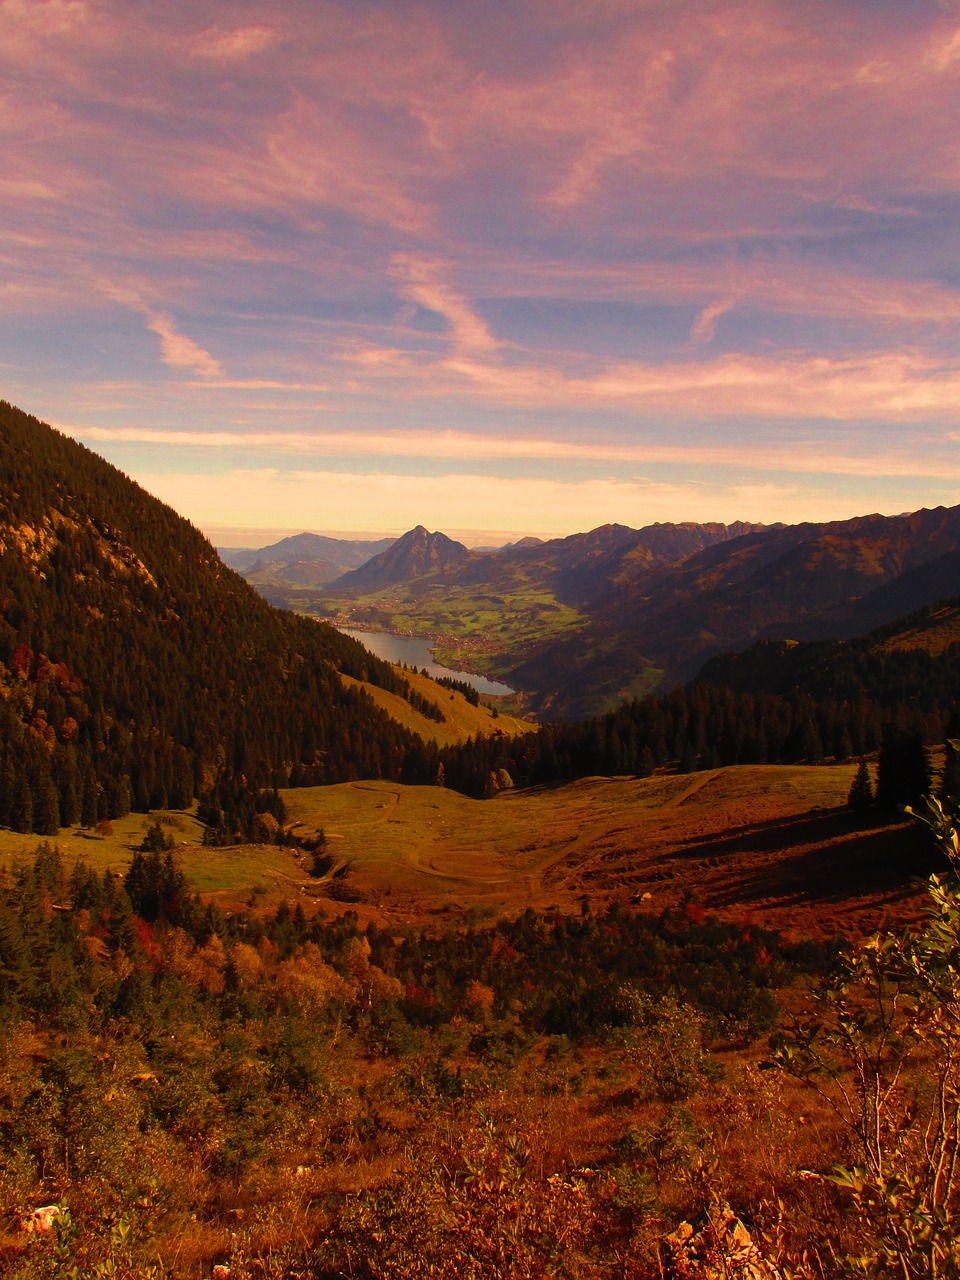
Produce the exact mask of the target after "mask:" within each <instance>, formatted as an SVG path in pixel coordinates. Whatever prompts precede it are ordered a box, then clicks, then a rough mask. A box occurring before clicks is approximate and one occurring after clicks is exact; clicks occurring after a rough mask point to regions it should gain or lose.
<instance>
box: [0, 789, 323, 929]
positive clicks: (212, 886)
mask: <svg viewBox="0 0 960 1280" xmlns="http://www.w3.org/2000/svg"><path fill="white" fill-rule="evenodd" d="M157 817H159V818H160V820H161V822H162V824H163V825H164V828H165V830H167V831H169V833H170V834H171V835H172V836H173V838H174V840H175V841H176V845H175V850H174V852H175V853H176V854H177V855H178V857H179V858H180V859H181V860H182V862H183V866H184V868H185V870H186V872H187V877H188V880H189V883H190V888H191V889H193V890H195V891H196V892H199V893H201V894H204V895H205V896H206V895H209V896H211V897H213V898H214V899H216V900H220V901H222V903H223V905H224V906H227V907H231V906H241V905H243V904H249V905H252V906H271V905H277V904H279V903H280V902H284V901H288V900H289V899H290V898H292V897H296V896H298V895H299V892H300V886H301V885H307V884H310V883H311V881H310V878H309V876H308V875H307V872H306V870H305V869H304V868H305V866H306V859H304V858H302V856H301V855H299V854H298V853H297V852H296V851H294V850H291V849H281V848H279V847H278V846H277V845H237V846H232V847H230V848H226V849H212V848H209V847H205V846H203V845H202V843H201V841H202V839H203V827H202V825H201V823H199V822H198V821H197V819H196V818H195V817H194V816H193V815H192V814H190V813H184V812H172V811H171V812H167V813H159V814H157V813H152V814H149V815H147V814H143V813H131V814H128V815H127V817H125V818H117V819H116V820H115V821H114V822H113V823H112V824H111V826H112V828H113V834H112V835H107V836H99V835H95V834H93V833H92V832H89V831H85V830H83V829H82V828H80V827H70V828H64V829H63V830H62V831H61V832H60V834H59V835H58V836H57V837H56V839H55V840H54V839H50V840H48V841H47V842H48V843H49V844H55V845H56V846H57V847H58V848H59V849H60V851H61V853H62V854H63V857H64V860H65V862H66V863H67V865H68V866H72V865H73V864H74V863H76V862H85V863H86V864H87V865H88V866H90V867H92V868H93V869H94V870H95V871H98V872H100V873H101V874H102V873H103V872H104V871H114V872H117V873H119V874H121V875H123V874H124V873H125V872H126V870H127V868H128V867H129V866H130V859H131V857H132V856H133V853H134V850H135V849H137V848H138V847H139V845H140V841H141V839H142V838H143V831H144V829H145V828H146V827H147V826H148V825H149V823H151V822H152V821H153V820H154V819H155V818H157ZM43 840H44V837H42V836H36V835H18V834H17V833H16V832H13V831H7V830H0V867H7V868H9V867H12V866H15V865H17V864H18V863H21V862H28V861H30V860H31V858H32V855H33V853H34V851H35V850H36V848H37V846H38V844H40V843H42V842H43Z"/></svg>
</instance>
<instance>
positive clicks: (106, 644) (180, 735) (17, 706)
mask: <svg viewBox="0 0 960 1280" xmlns="http://www.w3.org/2000/svg"><path fill="white" fill-rule="evenodd" d="M341 672H343V673H344V674H346V675H349V676H353V677H355V678H356V679H359V680H366V681H369V682H371V683H374V684H379V685H382V686H384V687H386V688H390V689H394V690H395V691H401V692H402V691H403V690H404V689H405V688H406V685H405V682H404V681H402V680H400V679H399V678H398V677H397V676H396V675H395V673H394V672H393V671H392V669H391V668H390V667H389V666H387V664H385V663H383V662H380V661H379V660H378V659H376V658H374V657H372V656H371V655H370V654H369V653H367V651H366V650H364V649H363V648H362V647H361V646H360V645H358V644H356V643H355V642H354V641H352V640H350V639H348V638H346V637H344V636H341V635H340V634H339V633H338V632H336V631H335V630H333V629H332V628H330V627H327V626H325V625H322V624H318V623H316V622H313V621H310V620H307V619H303V618H300V617H297V616H295V615H293V614H281V613H278V612H277V611H275V610H274V609H272V608H271V607H270V606H269V605H267V604H266V603H265V602H264V601H263V600H262V599H261V598H260V597H259V596H258V595H257V594H256V592H255V591H254V590H253V589H252V588H251V587H250V586H248V585H247V583H245V582H244V581H243V580H242V578H240V577H239V576H238V575H237V574H236V573H234V572H233V571H232V570H229V569H227V568H226V567H225V566H224V565H223V564H222V563H221V561H220V560H219V559H218V557H217V555H216V553H215V551H214V549H213V547H212V546H211V545H210V544H209V543H208V542H207V541H206V539H205V538H203V537H202V535H201V534H200V533H199V532H198V530H196V529H195V528H193V526H191V525H190V524H189V523H188V522H187V521H186V520H184V519H182V518H181V517H180V516H178V515H177V514H176V513H175V512H174V511H173V510H171V509H170V508H169V507H167V506H165V505H164V504H163V503H161V502H159V501H157V500H156V499H155V498H153V497H151V496H150V495H149V494H148V493H146V492H145V491H144V490H143V489H141V488H140V487H139V486H138V485H136V484H135V483H133V482H132V481H131V480H129V479H128V478H127V477H126V476H124V475H123V474H122V473H121V472H119V471H117V470H116V469H115V468H113V467H111V466H110V465H109V464H107V463H106V462H104V461H103V460H102V459H101V458H99V457H97V456H96V455H95V454H93V453H91V452H90V451H89V450H87V449H85V448H84V447H83V446H82V445H80V444H78V443H76V442H75V441H73V440H70V439H68V438H67V437H65V436H63V435H61V434H60V433H58V432H56V431H53V430H52V429H51V428H49V427H48V426H45V425H44V424H42V423H41V422H39V421H38V420H37V419H36V418H32V417H29V416H28V415H27V414H25V413H22V412H21V411H19V410H18V409H15V408H13V407H12V406H10V405H9V404H6V403H0V824H5V825H12V826H14V827H15V828H17V829H20V830H25V831H29V830H31V828H32V829H34V830H37V831H41V832H44V833H46V832H53V831H55V830H56V827H57V824H58V822H59V823H63V824H67V823H69V822H73V821H76V820H78V819H80V818H83V820H84V821H88V822H91V821H96V820H97V818H98V817H101V818H102V817H110V816H112V815H116V814H117V813H119V812H123V811H125V810H127V809H129V808H130V806H131V805H132V806H133V807H135V808H143V809H146V808H150V807H162V806H166V805H171V806H181V805H185V804H188V803H189V802H190V799H191V797H192V796H194V795H201V796H203V797H205V798H206V800H207V802H208V805H209V808H210V812H211V814H212V816H213V819H214V821H215V824H216V821H221V822H222V823H223V824H225V826H226V828H227V829H228V833H229V830H231V829H238V830H248V829H249V828H250V825H251V822H252V821H253V814H254V810H255V808H260V809H262V810H263V811H264V812H266V811H267V810H269V809H270V808H271V807H274V806H273V801H272V799H271V792H272V789H273V788H274V787H275V786H278V785H286V784H287V783H294V784H296V783H300V782H327V781H338V780H343V779H346V778H352V777H358V776H394V775H395V774H396V773H397V772H398V771H399V770H401V769H402V768H403V767H404V763H405V761H406V762H408V763H409V761H408V757H410V755H411V752H412V755H413V757H416V753H417V748H418V740H417V739H415V738H413V737H412V735H410V734H409V733H407V732H406V731H405V730H403V729H402V728H400V727H399V726H398V725H396V724H394V723H393V722H392V721H391V720H389V719H388V718H387V717H386V716H385V715H384V714H383V713H382V712H381V711H380V710H379V709H378V708H377V707H376V706H375V705H374V704H373V702H372V701H371V700H370V698H369V697H368V696H366V695H365V694H364V693H363V692H361V691H358V690H357V689H355V688H354V689H348V688H346V687H345V685H344V682H343V680H342V679H341V676H340V673H341Z"/></svg>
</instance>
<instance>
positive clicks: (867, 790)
mask: <svg viewBox="0 0 960 1280" xmlns="http://www.w3.org/2000/svg"><path fill="white" fill-rule="evenodd" d="M847 804H848V806H849V807H850V808H851V809H859V810H863V809H869V808H870V806H871V805H872V804H873V783H872V781H871V780H870V770H869V769H868V768H867V762H866V760H864V758H863V756H861V757H860V763H859V765H858V766H857V772H856V774H855V775H854V779H853V782H851V784H850V793H849V795H848V796H847Z"/></svg>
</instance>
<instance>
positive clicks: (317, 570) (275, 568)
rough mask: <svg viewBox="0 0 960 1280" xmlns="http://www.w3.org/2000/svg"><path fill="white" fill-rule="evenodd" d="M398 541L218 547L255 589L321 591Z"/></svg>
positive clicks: (297, 538)
mask: <svg viewBox="0 0 960 1280" xmlns="http://www.w3.org/2000/svg"><path fill="white" fill-rule="evenodd" d="M394 541H395V539H394V538H377V539H375V540H372V541H371V540H364V539H359V538H358V539H352V538H330V537H326V536H325V535H323V534H319V533H297V534H293V535H292V536H290V537H288V538H281V539H280V541H279V542H274V543H271V544H270V545H269V546H266V547H259V548H257V549H253V548H249V547H218V548H217V551H218V554H219V556H220V559H221V560H222V561H223V563H224V564H225V565H228V566H229V567H230V568H231V569H236V570H237V572H238V573H242V574H243V576H244V577H245V578H246V579H247V581H248V582H250V583H251V584H252V585H253V586H255V587H258V588H259V587H268V586H273V585H275V586H279V587H301V586H306V587H317V586H323V585H324V584H325V583H327V582H333V581H334V579H335V578H339V577H340V575H341V574H344V573H347V572H348V571H349V570H350V569H357V568H359V567H360V565H362V564H366V562H367V561H368V560H370V559H372V558H373V557H374V556H376V555H379V554H380V552H382V551H386V550H387V548H388V547H390V546H392V544H393V542H394Z"/></svg>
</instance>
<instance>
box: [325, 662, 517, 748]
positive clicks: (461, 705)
mask: <svg viewBox="0 0 960 1280" xmlns="http://www.w3.org/2000/svg"><path fill="white" fill-rule="evenodd" d="M397 670H398V671H399V673H400V675H402V676H403V678H404V679H405V680H406V681H407V683H408V684H409V685H410V687H411V688H412V689H414V690H415V691H416V692H417V693H419V694H421V695H422V696H423V697H424V698H426V699H428V701H430V702H434V703H436V705H437V706H438V707H439V708H440V709H441V711H442V712H443V715H444V721H443V723H442V724H441V723H439V722H438V721H436V720H428V719H427V717H426V716H424V715H421V714H420V712H419V711H415V710H414V708H413V707H411V705H410V703H409V702H407V701H406V699H404V698H401V697H400V696H399V694H396V693H389V692H387V690H386V689H378V688H377V687H376V686H375V685H370V684H366V685H364V686H363V687H364V689H366V691H367V693H368V694H369V695H370V697H371V698H372V699H373V700H374V702H375V703H376V704H377V706H378V707H380V708H382V710H384V711H385V712H386V713H387V715H388V716H390V718H391V719H392V720H396V721H397V723H398V724H402V725H403V727H404V728H405V729H409V730H411V732H413V733H416V734H418V735H419V736H420V737H421V738H423V740H424V741H425V742H429V741H433V742H438V743H439V744H440V745H441V746H443V747H445V746H449V745H450V744H452V743H454V742H465V741H466V739H467V738H475V737H476V736H477V735H478V734H482V735H490V734H491V733H495V732H496V731H497V730H498V729H499V730H501V731H502V732H503V733H506V734H508V735H510V736H513V735H514V734H517V733H529V732H531V731H532V730H535V729H536V725H533V724H530V722H529V721H527V720H519V719H517V717H516V716H510V715H505V714H504V713H503V712H500V713H499V714H498V716H497V718H496V719H495V718H494V715H493V712H492V710H491V709H490V708H489V707H486V706H484V705H483V704H482V703H481V705H480V706H478V707H474V706H472V705H471V704H470V703H469V702H468V701H467V700H466V698H465V697H464V696H463V694H462V693H458V692H457V691H456V690H454V689H444V688H443V687H442V686H440V685H438V684H437V683H436V682H435V681H433V680H431V679H430V678H429V677H428V676H421V675H417V674H415V673H414V672H412V671H408V670H405V669H402V668H397ZM343 680H344V683H345V684H358V683H359V681H356V680H353V679H351V677H349V676H344V677H343Z"/></svg>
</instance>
